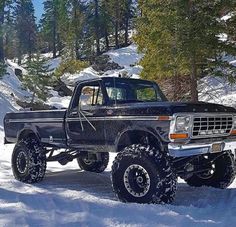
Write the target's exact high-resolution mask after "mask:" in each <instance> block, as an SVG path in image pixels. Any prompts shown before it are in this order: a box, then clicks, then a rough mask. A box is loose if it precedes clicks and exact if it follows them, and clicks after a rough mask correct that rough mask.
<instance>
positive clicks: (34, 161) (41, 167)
mask: <svg viewBox="0 0 236 227" xmlns="http://www.w3.org/2000/svg"><path fill="white" fill-rule="evenodd" d="M11 163H12V171H13V175H14V177H15V178H16V179H17V180H19V181H22V182H25V183H37V182H39V181H41V180H42V179H43V178H44V175H45V172H46V164H47V163H46V154H45V152H44V151H43V148H42V147H41V146H40V144H39V142H38V141H37V140H36V139H34V138H29V139H25V140H21V141H20V142H18V143H17V144H16V146H15V148H14V150H13V153H12V160H11Z"/></svg>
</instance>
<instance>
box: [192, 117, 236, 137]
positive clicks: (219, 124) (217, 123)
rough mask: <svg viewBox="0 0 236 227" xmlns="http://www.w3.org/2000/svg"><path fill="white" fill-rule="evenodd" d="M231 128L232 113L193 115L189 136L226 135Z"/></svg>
mask: <svg viewBox="0 0 236 227" xmlns="http://www.w3.org/2000/svg"><path fill="white" fill-rule="evenodd" d="M232 128H233V115H221V114H219V115H218V114H215V115H194V116H193V119H192V130H191V138H194V139H195V138H204V137H217V136H228V135H230V132H231V130H232Z"/></svg>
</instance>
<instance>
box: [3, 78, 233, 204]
mask: <svg viewBox="0 0 236 227" xmlns="http://www.w3.org/2000/svg"><path fill="white" fill-rule="evenodd" d="M4 129H5V143H16V145H15V148H14V150H13V154H12V169H13V174H14V176H15V178H16V179H17V180H20V181H22V182H26V183H35V182H39V181H41V180H42V179H43V177H44V175H45V171H46V163H47V162H50V161H58V162H59V163H61V164H62V165H65V164H67V163H68V162H70V161H72V160H74V159H77V161H78V164H79V166H80V168H81V169H83V170H86V171H92V172H98V173H100V172H103V171H104V170H105V169H106V167H107V165H108V161H109V152H116V153H118V154H117V156H116V158H115V160H114V162H113V165H112V171H111V175H112V177H111V179H112V185H113V189H114V191H115V193H116V195H117V196H118V198H119V199H120V200H121V201H125V202H138V203H170V202H172V201H173V199H174V196H175V192H176V188H177V187H176V186H177V177H181V178H183V179H184V180H185V181H186V182H187V183H188V184H189V185H191V186H196V187H197V186H203V185H206V186H212V187H216V188H226V187H228V186H229V185H230V184H231V183H232V181H233V180H234V178H235V158H234V155H235V148H236V143H235V141H236V110H235V109H234V108H231V107H226V106H222V105H216V104H209V103H203V102H199V103H173V102H168V101H167V100H166V98H165V96H164V95H163V93H162V92H161V90H160V88H159V87H158V85H157V84H156V83H154V82H150V81H145V80H138V79H126V78H109V77H106V78H95V79H90V80H82V81H80V82H78V83H77V85H76V87H75V90H74V93H73V96H72V99H71V102H70V105H69V107H68V110H55V111H19V112H17V113H8V114H6V116H5V119H4Z"/></svg>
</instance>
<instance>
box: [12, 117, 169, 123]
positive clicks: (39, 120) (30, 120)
mask: <svg viewBox="0 0 236 227" xmlns="http://www.w3.org/2000/svg"><path fill="white" fill-rule="evenodd" d="M162 117H163V116H104V117H91V116H90V117H88V120H90V121H100V120H102V121H114V120H121V121H123V120H126V121H128V120H132V121H157V120H160V121H170V120H171V119H172V117H171V116H165V117H167V119H164V120H163V118H162ZM159 118H160V119H159ZM63 121H64V119H63V118H27V119H9V120H8V122H9V123H50V122H58V123H63ZM66 121H67V122H74V121H86V120H85V119H84V118H79V117H76V118H67V119H66Z"/></svg>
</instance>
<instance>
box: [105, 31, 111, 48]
mask: <svg viewBox="0 0 236 227" xmlns="http://www.w3.org/2000/svg"><path fill="white" fill-rule="evenodd" d="M105 42H106V51H108V50H109V48H110V44H109V38H108V32H107V29H105Z"/></svg>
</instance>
